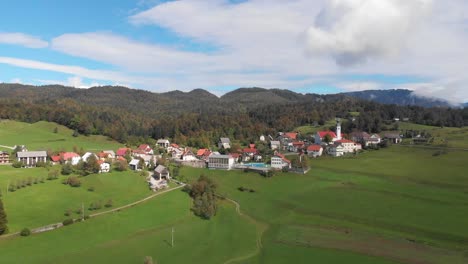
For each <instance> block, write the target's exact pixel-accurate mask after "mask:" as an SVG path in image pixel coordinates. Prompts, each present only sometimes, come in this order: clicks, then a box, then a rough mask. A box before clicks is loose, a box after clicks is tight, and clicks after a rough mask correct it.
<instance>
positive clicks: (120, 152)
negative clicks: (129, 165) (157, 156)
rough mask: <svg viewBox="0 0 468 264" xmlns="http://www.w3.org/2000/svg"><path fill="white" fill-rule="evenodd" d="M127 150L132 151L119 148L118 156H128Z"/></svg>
mask: <svg viewBox="0 0 468 264" xmlns="http://www.w3.org/2000/svg"><path fill="white" fill-rule="evenodd" d="M127 150H129V151H132V150H131V149H129V148H119V149H118V150H117V156H125V154H127Z"/></svg>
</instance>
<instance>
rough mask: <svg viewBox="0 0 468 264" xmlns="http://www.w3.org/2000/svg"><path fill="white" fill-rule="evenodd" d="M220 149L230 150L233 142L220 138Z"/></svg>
mask: <svg viewBox="0 0 468 264" xmlns="http://www.w3.org/2000/svg"><path fill="white" fill-rule="evenodd" d="M218 148H220V149H221V148H223V149H230V148H231V140H230V139H229V138H220V139H219V142H218Z"/></svg>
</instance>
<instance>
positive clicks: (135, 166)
mask: <svg viewBox="0 0 468 264" xmlns="http://www.w3.org/2000/svg"><path fill="white" fill-rule="evenodd" d="M139 164H140V160H139V159H132V160H131V161H130V163H129V164H128V166H129V167H130V169H131V170H141V168H140V167H139Z"/></svg>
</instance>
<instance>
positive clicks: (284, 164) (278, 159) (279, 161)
mask: <svg viewBox="0 0 468 264" xmlns="http://www.w3.org/2000/svg"><path fill="white" fill-rule="evenodd" d="M271 167H272V168H274V169H278V170H281V169H283V168H288V169H290V168H291V161H290V160H288V159H286V158H285V157H284V155H282V154H281V153H279V152H276V153H275V155H274V156H272V157H271Z"/></svg>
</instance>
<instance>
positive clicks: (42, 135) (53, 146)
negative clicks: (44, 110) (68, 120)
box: [0, 120, 122, 152]
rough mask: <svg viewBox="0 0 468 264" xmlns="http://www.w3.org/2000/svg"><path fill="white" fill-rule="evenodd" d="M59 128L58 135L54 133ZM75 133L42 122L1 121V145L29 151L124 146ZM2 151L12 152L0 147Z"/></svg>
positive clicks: (56, 125) (105, 139)
mask: <svg viewBox="0 0 468 264" xmlns="http://www.w3.org/2000/svg"><path fill="white" fill-rule="evenodd" d="M55 128H57V133H54V130H55ZM72 135H73V131H72V130H70V129H69V128H67V127H64V126H61V125H58V124H56V123H50V122H44V121H40V122H37V123H34V124H28V123H23V122H17V121H11V120H0V145H4V146H10V147H12V146H15V145H25V146H26V147H27V148H28V149H29V150H57V151H60V150H66V151H71V150H73V147H74V146H76V147H77V148H78V149H80V148H83V149H84V150H85V151H95V152H96V151H101V150H105V149H111V150H114V151H115V150H116V149H117V148H119V147H121V146H122V144H120V143H118V142H116V141H113V140H109V139H108V138H107V137H104V136H96V135H92V136H82V135H80V136H78V137H73V136H72ZM0 150H7V151H11V150H10V149H7V148H2V147H0Z"/></svg>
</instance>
